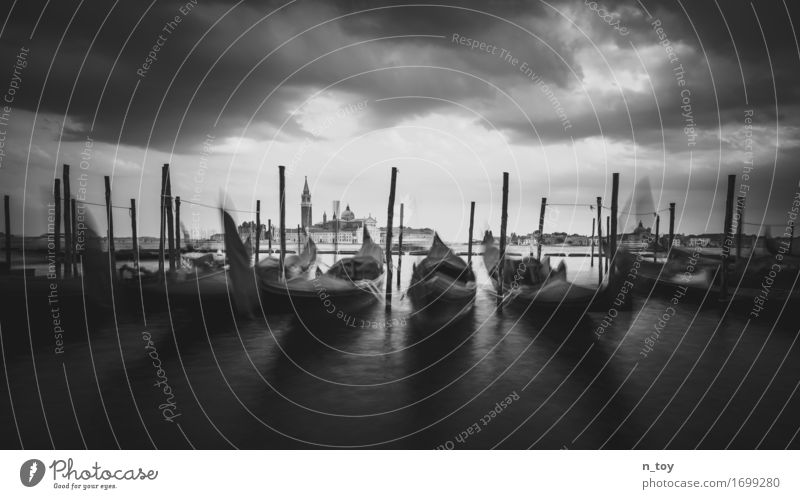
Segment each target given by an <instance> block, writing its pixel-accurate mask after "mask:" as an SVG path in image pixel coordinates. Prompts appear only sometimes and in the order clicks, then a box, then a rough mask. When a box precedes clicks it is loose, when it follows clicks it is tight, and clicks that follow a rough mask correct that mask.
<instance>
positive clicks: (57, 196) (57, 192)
mask: <svg viewBox="0 0 800 499" xmlns="http://www.w3.org/2000/svg"><path fill="white" fill-rule="evenodd" d="M53 197H54V201H55V212H56V213H55V215H56V219H55V227H54V228H53V230H54V232H55V234H54V236H55V241H54V242H55V252H56V279H61V260H60V258H61V254H60V253H61V179H55V180H54V181H53ZM6 213H8V208H6ZM8 265H9V267H8V268H9V269H11V260H9V261H8Z"/></svg>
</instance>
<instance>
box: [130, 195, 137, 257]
mask: <svg viewBox="0 0 800 499" xmlns="http://www.w3.org/2000/svg"><path fill="white" fill-rule="evenodd" d="M131 251H132V252H133V268H134V269H135V270H136V272H139V235H138V233H137V229H136V200H135V199H134V198H131Z"/></svg>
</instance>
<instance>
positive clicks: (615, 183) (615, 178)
mask: <svg viewBox="0 0 800 499" xmlns="http://www.w3.org/2000/svg"><path fill="white" fill-rule="evenodd" d="M618 210H619V173H612V174H611V230H610V231H609V237H610V241H609V242H608V245H609V248H608V250H609V252H610V253H611V254H610V255H609V257H610V258H611V265H612V266H613V264H614V259H615V258H616V257H617V218H618V214H617V211H618Z"/></svg>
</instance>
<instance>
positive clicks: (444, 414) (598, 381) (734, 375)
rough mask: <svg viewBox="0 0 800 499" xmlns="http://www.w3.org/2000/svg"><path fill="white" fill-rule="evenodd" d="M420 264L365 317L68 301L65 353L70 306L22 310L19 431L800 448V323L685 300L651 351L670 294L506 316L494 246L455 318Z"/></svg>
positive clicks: (38, 443) (14, 359)
mask: <svg viewBox="0 0 800 499" xmlns="http://www.w3.org/2000/svg"><path fill="white" fill-rule="evenodd" d="M512 251H513V249H512ZM522 251H527V249H525V248H523V249H520V252H522ZM551 251H553V252H555V251H558V252H562V251H565V252H582V251H583V250H582V249H579V248H573V249H567V250H562V249H560V248H559V249H553V248H545V252H546V253H547V252H551ZM586 252H588V251H586ZM332 258H333V257H332V256H331V255H322V256H321V260H322V261H323V263H327V264H330V263H332ZM395 258H396V257H395ZM420 258H422V257H415V256H409V255H405V256H404V257H403V267H402V274H403V275H402V279H401V282H402V285H401V290H400V291H395V294H394V298H393V302H392V311H391V312H390V313H388V314H387V313H386V312H385V311H384V308H383V306H382V305H381V304H376V305H375V306H374V307H371V308H367V309H365V310H363V311H362V312H360V315H359V317H358V318H357V321H356V322H351V323H349V324H345V322H344V321H341V320H337V319H336V318H335V317H329V318H328V320H320V319H319V318H315V319H313V320H312V319H311V318H307V317H304V315H303V314H302V313H300V314H298V313H295V312H293V311H291V310H289V311H273V310H270V309H269V307H267V308H265V309H264V310H263V311H262V310H259V311H257V312H256V313H254V314H252V316H250V317H243V316H241V315H238V314H234V313H233V312H232V311H231V307H232V304H231V303H230V302H229V301H228V300H227V299H223V300H219V299H211V298H209V297H205V296H201V297H198V298H197V299H195V300H190V303H188V304H187V303H182V304H177V303H169V304H167V303H164V304H163V305H164V306H163V307H155V308H148V309H146V310H145V311H144V313H142V311H141V310H140V307H139V306H138V305H139V304H137V303H120V300H119V297H117V300H116V302H115V304H114V308H111V307H110V305H109V306H105V307H102V306H96V305H93V304H92V303H88V302H87V308H86V310H85V312H84V309H83V307H80V306H75V305H72V306H71V308H70V309H69V310H65V311H64V312H65V313H64V322H63V329H64V338H65V339H66V343H65V345H64V353H62V354H55V353H54V348H53V341H54V340H53V327H52V317H50V316H48V314H47V313H42V312H41V311H40V310H39V309H38V308H37V307H35V306H33V305H30V306H29V307H28V309H27V311H26V310H24V309H21V310H16V311H9V310H6V311H5V312H4V315H3V322H2V338H3V343H2V345H3V358H4V367H5V370H4V377H5V379H4V381H3V383H2V384H0V386H2V387H3V388H2V390H3V391H4V392H7V395H3V396H2V397H0V399H1V400H0V404H2V410H0V414H2V418H3V419H2V421H0V424H2V428H3V429H2V432H0V434H1V435H2V443H3V445H4V447H5V448H9V447H11V448H13V447H20V446H24V447H25V448H49V447H55V448H60V449H63V448H83V447H84V446H87V447H90V448H98V447H99V448H117V447H123V448H153V447H157V448H192V447H194V448H230V447H236V448H295V447H348V448H350V447H352V448H363V447H367V448H374V447H391V448H437V447H444V448H456V449H458V448H465V449H467V448H472V449H474V448H495V447H496V448H529V447H532V448H554V449H558V448H569V449H578V448H591V449H594V448H626V449H627V448H633V447H636V448H645V449H652V448H658V449H660V448H665V447H668V448H695V447H699V448H726V447H730V448H754V447H761V448H784V447H787V446H789V447H793V448H796V447H798V439H797V438H796V435H797V430H798V428H799V427H800V418H798V415H799V414H800V400H798V398H799V397H798V395H797V393H796V390H797V387H798V382H800V352H799V351H798V345H797V343H796V338H797V334H798V330H797V325H796V322H792V321H791V320H789V319H788V318H786V319H781V320H776V319H766V318H764V319H763V320H751V321H750V322H747V321H746V319H745V315H746V314H743V313H741V311H737V310H728V311H727V312H725V311H724V310H722V309H720V307H707V308H704V309H702V310H701V309H700V307H699V306H698V304H697V303H695V302H692V301H688V300H686V301H685V302H682V303H681V304H680V306H679V307H676V313H675V315H674V316H672V317H671V318H670V319H669V320H668V321H666V323H665V324H664V327H663V328H662V329H660V331H659V333H658V337H657V340H656V341H655V342H654V344H653V346H652V350H651V351H649V352H646V353H647V355H646V356H644V355H643V352H644V351H645V350H644V347H645V340H646V339H647V338H648V337H649V338H652V337H653V336H652V335H653V332H654V325H656V324H657V323H658V320H659V318H661V317H662V316H663V314H664V310H665V308H666V307H667V306H668V305H669V303H668V300H669V296H650V297H646V296H637V297H636V298H635V300H634V304H633V305H634V306H633V308H632V310H630V311H620V312H619V314H618V315H617V316H616V317H615V318H614V320H613V322H612V324H611V325H610V326H609V327H608V328H606V330H605V333H604V334H602V335H601V336H599V337H598V336H596V335H595V331H596V330H597V327H598V325H599V324H600V322H601V321H602V320H603V318H604V313H602V312H587V313H583V314H581V313H556V314H554V315H551V314H540V315H530V314H529V315H526V316H522V317H521V316H520V315H519V314H518V313H513V312H512V311H510V310H505V311H498V309H497V306H496V301H495V297H494V295H493V294H492V293H491V289H490V286H489V284H488V278H487V275H486V272H485V269H484V268H483V265H482V263H481V261H480V257H477V258H476V259H475V269H476V273H477V275H478V279H479V285H480V288H479V290H478V296H477V300H476V303H475V307H474V310H473V311H472V312H471V313H470V314H469V315H468V316H467V317H464V318H463V319H461V320H460V321H458V322H455V323H450V324H448V323H447V318H445V317H430V316H419V315H417V314H415V313H414V310H413V308H412V306H411V304H410V302H409V300H408V299H407V298H406V297H405V294H404V292H403V288H404V287H405V286H407V285H408V282H409V277H410V273H411V267H412V263H413V262H414V261H416V260H417V259H420ZM557 261H558V259H554V263H556V262H557ZM566 261H567V265H568V269H569V277H570V279H572V280H574V281H575V282H578V283H584V284H596V279H597V277H596V270H597V269H596V266H595V267H594V268H591V267H590V266H589V259H588V258H583V257H568V258H566ZM32 299H33V298H29V300H32ZM12 312H13V313H12ZM15 314H16V315H15ZM29 331H30V332H31V333H32V335H31V337H30V338H29V336H28V332H29Z"/></svg>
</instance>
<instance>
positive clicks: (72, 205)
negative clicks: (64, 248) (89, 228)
mask: <svg viewBox="0 0 800 499" xmlns="http://www.w3.org/2000/svg"><path fill="white" fill-rule="evenodd" d="M69 212H70V214H71V215H72V217H71V218H72V220H71V222H72V224H71V225H72V248H73V252H72V275H74V276H77V275H78V222H77V218H78V216H77V215H76V213H77V211H76V210H75V198H72V199H70V201H69Z"/></svg>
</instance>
